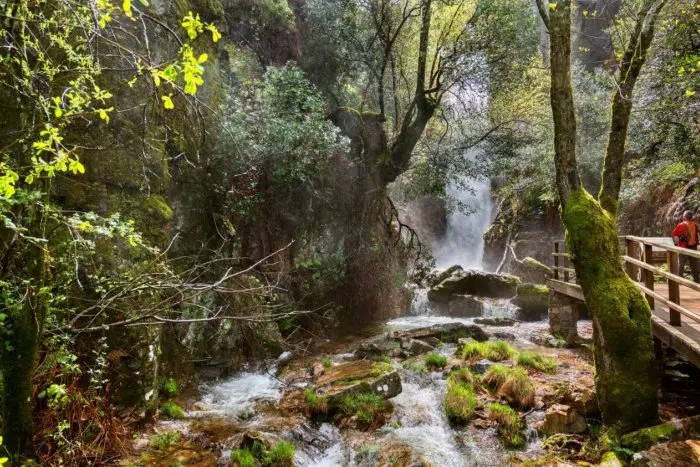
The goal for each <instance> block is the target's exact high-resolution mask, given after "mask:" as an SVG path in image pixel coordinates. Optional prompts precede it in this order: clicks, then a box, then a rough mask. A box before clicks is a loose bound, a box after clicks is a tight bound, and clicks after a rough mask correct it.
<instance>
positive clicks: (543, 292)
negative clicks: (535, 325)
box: [511, 284, 549, 321]
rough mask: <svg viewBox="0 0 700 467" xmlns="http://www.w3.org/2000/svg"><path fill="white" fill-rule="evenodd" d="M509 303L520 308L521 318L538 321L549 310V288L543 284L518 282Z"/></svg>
mask: <svg viewBox="0 0 700 467" xmlns="http://www.w3.org/2000/svg"><path fill="white" fill-rule="evenodd" d="M511 303H512V304H513V305H515V306H517V307H518V308H520V312H519V317H520V319H521V320H523V321H540V320H541V319H544V317H545V316H546V315H547V311H548V310H549V289H548V288H547V286H545V285H539V284H520V285H518V287H517V295H516V296H515V298H514V299H512V300H511Z"/></svg>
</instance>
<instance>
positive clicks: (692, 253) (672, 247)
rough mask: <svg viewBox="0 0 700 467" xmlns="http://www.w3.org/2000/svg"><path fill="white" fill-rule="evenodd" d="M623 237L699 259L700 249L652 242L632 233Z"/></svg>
mask: <svg viewBox="0 0 700 467" xmlns="http://www.w3.org/2000/svg"><path fill="white" fill-rule="evenodd" d="M625 238H626V239H628V240H633V241H635V242H639V243H642V244H644V245H651V246H655V247H658V248H661V249H662V250H666V251H673V252H676V253H678V254H680V255H685V256H691V257H693V258H697V259H700V251H697V250H691V249H689V248H681V247H678V246H675V245H667V244H665V243H659V242H654V241H651V240H648V239H646V238H644V237H635V236H634V235H627V236H626V237H625Z"/></svg>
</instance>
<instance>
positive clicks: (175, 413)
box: [160, 401, 186, 419]
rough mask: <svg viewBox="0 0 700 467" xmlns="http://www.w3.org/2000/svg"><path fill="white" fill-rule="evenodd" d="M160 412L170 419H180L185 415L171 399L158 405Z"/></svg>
mask: <svg viewBox="0 0 700 467" xmlns="http://www.w3.org/2000/svg"><path fill="white" fill-rule="evenodd" d="M160 414H161V415H163V416H165V417H166V418H171V419H181V418H185V416H186V415H185V411H184V410H182V407H180V406H179V405H177V404H176V403H175V402H173V401H167V402H164V403H163V405H161V406H160Z"/></svg>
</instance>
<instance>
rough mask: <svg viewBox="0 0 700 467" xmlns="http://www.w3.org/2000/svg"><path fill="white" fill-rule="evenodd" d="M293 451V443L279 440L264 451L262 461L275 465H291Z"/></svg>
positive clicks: (264, 463)
mask: <svg viewBox="0 0 700 467" xmlns="http://www.w3.org/2000/svg"><path fill="white" fill-rule="evenodd" d="M295 451H296V448H295V447H294V445H293V444H291V443H288V442H286V441H280V442H279V443H277V444H275V445H274V446H272V447H271V448H270V449H269V450H268V451H266V452H265V454H264V456H263V459H262V463H263V465H269V466H275V467H293V466H294V452H295Z"/></svg>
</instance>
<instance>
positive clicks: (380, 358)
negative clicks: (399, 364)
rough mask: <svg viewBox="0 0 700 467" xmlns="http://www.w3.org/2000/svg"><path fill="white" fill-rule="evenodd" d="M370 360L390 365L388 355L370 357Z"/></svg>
mask: <svg viewBox="0 0 700 467" xmlns="http://www.w3.org/2000/svg"><path fill="white" fill-rule="evenodd" d="M372 360H373V361H375V362H384V363H389V364H391V358H390V357H389V356H388V355H375V356H374V357H372Z"/></svg>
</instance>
